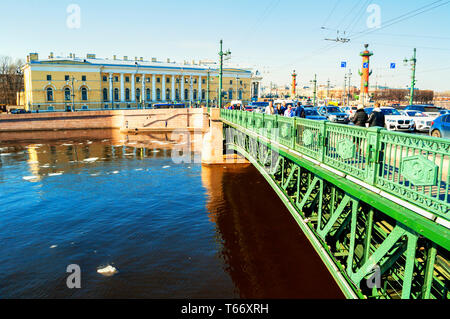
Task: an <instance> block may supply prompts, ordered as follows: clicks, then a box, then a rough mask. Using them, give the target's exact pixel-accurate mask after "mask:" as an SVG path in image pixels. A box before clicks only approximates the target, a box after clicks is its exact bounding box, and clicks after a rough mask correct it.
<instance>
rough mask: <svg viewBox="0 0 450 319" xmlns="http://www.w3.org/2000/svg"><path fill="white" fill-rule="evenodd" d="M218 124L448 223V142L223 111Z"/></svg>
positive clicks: (372, 129) (449, 148) (409, 135)
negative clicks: (234, 126)
mask: <svg viewBox="0 0 450 319" xmlns="http://www.w3.org/2000/svg"><path fill="white" fill-rule="evenodd" d="M221 119H222V120H225V121H228V122H230V123H233V124H237V125H239V126H241V127H244V128H246V129H248V130H250V131H252V132H254V133H257V134H259V135H261V136H263V137H266V138H268V139H270V140H272V141H275V142H277V143H279V144H281V145H283V146H286V147H288V148H290V149H292V150H295V151H296V152H299V153H301V154H302V155H305V156H308V157H311V158H313V159H315V160H317V161H319V162H321V163H323V164H326V165H328V166H329V167H331V168H333V169H336V170H339V171H341V172H343V173H345V174H347V175H349V176H352V177H354V178H356V179H358V180H360V181H363V182H365V183H367V184H369V185H371V186H374V187H377V188H379V189H381V190H383V191H385V192H387V193H390V194H392V195H394V196H395V197H397V198H400V199H403V200H405V201H408V202H410V203H412V204H414V205H416V206H417V207H419V208H421V209H424V210H426V211H428V212H431V213H432V214H434V215H435V216H434V217H433V219H436V218H442V219H444V220H445V221H446V222H448V221H449V220H450V197H449V185H450V173H449V162H450V140H446V139H441V138H434V137H428V136H420V135H411V134H406V133H398V132H390V131H387V130H384V129H381V128H361V127H355V126H349V125H342V124H334V123H330V122H327V121H312V120H306V119H302V118H287V117H283V116H278V115H267V114H262V113H253V112H245V111H235V110H226V109H222V110H221Z"/></svg>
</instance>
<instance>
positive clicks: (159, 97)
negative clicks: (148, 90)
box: [156, 89, 161, 101]
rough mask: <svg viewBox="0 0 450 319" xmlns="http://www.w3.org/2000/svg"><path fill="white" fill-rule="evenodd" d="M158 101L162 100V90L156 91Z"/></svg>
mask: <svg viewBox="0 0 450 319" xmlns="http://www.w3.org/2000/svg"><path fill="white" fill-rule="evenodd" d="M156 100H158V101H160V100H161V90H160V89H156Z"/></svg>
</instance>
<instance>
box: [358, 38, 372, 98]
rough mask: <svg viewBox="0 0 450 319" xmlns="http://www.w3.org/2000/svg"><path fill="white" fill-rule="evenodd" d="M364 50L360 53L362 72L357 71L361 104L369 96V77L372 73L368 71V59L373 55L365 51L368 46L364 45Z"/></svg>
mask: <svg viewBox="0 0 450 319" xmlns="http://www.w3.org/2000/svg"><path fill="white" fill-rule="evenodd" d="M364 47H365V50H364V51H363V52H361V53H360V55H361V56H362V58H363V61H362V72H361V71H359V75H361V94H360V95H361V96H362V99H361V100H362V102H363V103H364V99H365V98H367V97H368V96H369V77H370V75H372V71H370V57H371V56H372V55H373V53H372V52H370V51H369V50H367V48H368V47H369V45H368V44H364Z"/></svg>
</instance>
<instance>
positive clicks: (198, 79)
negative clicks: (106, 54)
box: [23, 53, 261, 110]
mask: <svg viewBox="0 0 450 319" xmlns="http://www.w3.org/2000/svg"><path fill="white" fill-rule="evenodd" d="M23 72H24V82H25V93H24V99H25V103H24V104H25V106H26V108H27V109H29V110H37V109H39V110H69V109H75V110H86V109H112V108H114V109H116V108H135V107H138V106H146V107H147V106H150V105H152V104H154V103H176V102H178V103H202V102H205V101H206V99H207V96H208V94H207V87H208V83H207V80H208V73H209V100H210V101H212V102H213V103H214V101H216V102H217V101H218V97H219V79H218V75H219V70H218V68H217V65H212V66H208V65H206V64H205V65H203V64H195V63H194V62H193V63H190V64H189V63H187V62H184V63H183V64H179V63H178V64H177V63H174V62H171V61H170V60H169V59H168V60H167V61H166V62H160V61H157V60H156V59H155V58H153V59H152V61H144V59H143V58H140V59H138V58H134V59H128V57H126V56H125V57H123V59H117V58H116V56H114V58H113V59H99V58H96V56H95V55H93V54H88V55H87V56H86V58H78V57H75V55H74V54H70V56H69V57H67V58H61V57H54V56H53V54H50V56H49V58H48V59H45V60H40V59H39V57H38V54H37V53H30V55H28V57H27V63H26V65H25V66H24V67H23ZM223 72H224V74H223V76H224V77H223V92H224V93H223V100H224V102H228V101H231V100H236V99H239V100H243V101H250V100H251V98H252V96H253V95H254V94H255V92H254V91H255V89H257V88H258V85H255V84H254V83H259V82H260V81H261V78H260V77H258V78H256V77H253V74H252V72H251V71H250V70H247V69H237V68H225V69H224V70H223ZM256 94H258V93H256Z"/></svg>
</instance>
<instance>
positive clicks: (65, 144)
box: [61, 143, 73, 146]
mask: <svg viewBox="0 0 450 319" xmlns="http://www.w3.org/2000/svg"><path fill="white" fill-rule="evenodd" d="M61 145H62V146H72V145H73V144H69V143H64V144H61Z"/></svg>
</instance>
